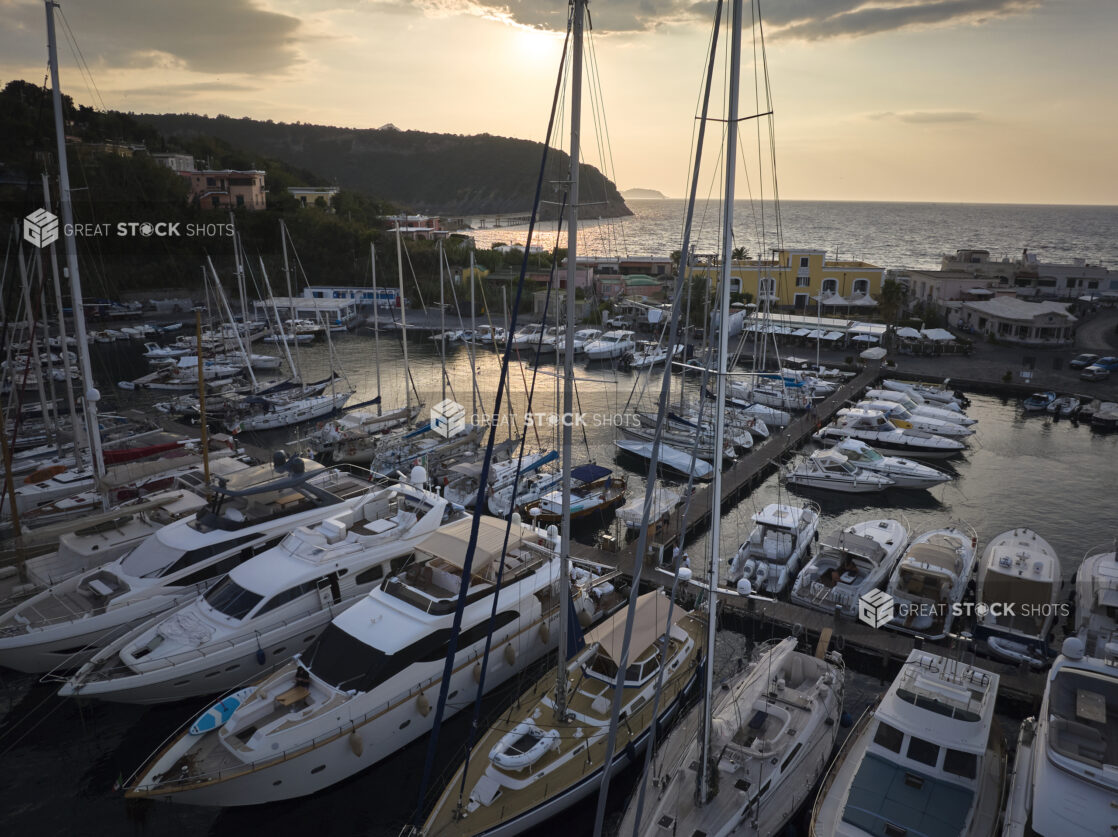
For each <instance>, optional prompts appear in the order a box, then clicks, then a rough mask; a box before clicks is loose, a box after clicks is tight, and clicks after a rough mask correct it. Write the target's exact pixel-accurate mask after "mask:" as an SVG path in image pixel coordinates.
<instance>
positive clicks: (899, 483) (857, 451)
mask: <svg viewBox="0 0 1118 837" xmlns="http://www.w3.org/2000/svg"><path fill="white" fill-rule="evenodd" d="M832 450H836V451H838V452H839V453H841V454H842V455H843V456H845V457H846V459H847V461H849V462H850V464H851V465H853V466H855V467H856V468H864V469H866V470H867V471H874V472H876V473H879V474H884V475H885V476H887V477H889V478H890V479H891V480H893V487H894V488H933V487H934V486H937V485H941V484H942V483H945V482H950V480H951V476H950V475H949V474H947V473H945V472H943V471H941V470H939V469H938V468H933V467H931V466H930V465H922V464H921V463H919V462H916V461H914V460H912V459H903V458H901V457H899V456H884V455H882V454H880V453H878V452H877V451H876V450H874V449H873V448H872V447H870V446H869V445H867V444H866V443H865V442H863V441H861V440H860V439H843V440H842V441H841V442H839V443H838V444H837V445H835V446H834V448H832Z"/></svg>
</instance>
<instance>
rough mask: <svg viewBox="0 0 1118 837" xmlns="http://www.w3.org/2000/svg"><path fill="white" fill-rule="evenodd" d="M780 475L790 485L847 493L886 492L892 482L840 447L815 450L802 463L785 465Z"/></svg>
mask: <svg viewBox="0 0 1118 837" xmlns="http://www.w3.org/2000/svg"><path fill="white" fill-rule="evenodd" d="M780 477H781V479H782V480H783V481H784V482H785V483H787V484H788V485H796V486H799V487H800V488H818V489H823V490H825V491H841V492H844V493H847V494H867V493H870V492H874V491H884V490H885V489H886V488H889V487H890V486H891V485H893V480H892V479H891V478H890V477H889V476H887V475H885V474H880V473H877V472H876V471H869V470H866V469H865V468H859V467H858V466H856V465H854V464H852V463H851V462H850V460H849V459H847V458H846V457H845V456H843V455H842V454H841V453H839V452H838V451H837V450H817V451H814V452H812V454H811V455H810V456H805V457H803V458H802V459H800V461H799V462H795V463H789V464H787V465H785V466H783V467H782V468H781V469H780Z"/></svg>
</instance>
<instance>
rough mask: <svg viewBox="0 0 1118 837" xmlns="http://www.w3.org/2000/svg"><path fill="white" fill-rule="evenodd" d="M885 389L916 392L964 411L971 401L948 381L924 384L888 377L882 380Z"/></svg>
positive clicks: (929, 400)
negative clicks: (941, 383)
mask: <svg viewBox="0 0 1118 837" xmlns="http://www.w3.org/2000/svg"><path fill="white" fill-rule="evenodd" d="M881 386H882V388H883V389H891V390H894V391H896V392H907V393H908V394H909V395H912V394H914V393H915V394H916V395H919V396H920V397H921V398H923V399H924V400H925V401H927V402H930V403H932V404H936V405H939V406H943V407H946V409H948V410H955V409H958V410H960V411H962V410H963V409H964V408H965V407H966V406H967V404H968V403H969V401H968V399H967V398H966V396H964V395H963V394H962V393H961V392H959V391H958V390H951V389H948V388H947V381H944V382H943V385H936V384H922V383H918V382H915V381H898V380H897V379H895V378H886V379H885V380H883V381H882V382H881Z"/></svg>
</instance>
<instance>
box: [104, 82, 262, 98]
mask: <svg viewBox="0 0 1118 837" xmlns="http://www.w3.org/2000/svg"><path fill="white" fill-rule="evenodd" d="M259 89H260V87H259V86H258V85H255V84H240V83H238V82H231V81H196V82H187V83H184V84H157V85H149V86H146V87H133V88H124V89H114V90H113V92H114V93H118V94H120V95H122V96H192V95H194V94H195V93H251V92H254V91H257V90H259Z"/></svg>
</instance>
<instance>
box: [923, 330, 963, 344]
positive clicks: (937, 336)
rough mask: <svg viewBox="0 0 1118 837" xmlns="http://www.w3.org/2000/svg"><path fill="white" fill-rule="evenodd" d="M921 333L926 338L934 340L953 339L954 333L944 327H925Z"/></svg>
mask: <svg viewBox="0 0 1118 837" xmlns="http://www.w3.org/2000/svg"><path fill="white" fill-rule="evenodd" d="M921 333H922V334H923V335H924V337H926V338H927V339H928V340H935V341H937V342H940V341H947V340H954V339H955V335H954V334H952V333H951V332H950V331H948V330H947V329H945V328H926V329H924V330H923V331H922V332H921Z"/></svg>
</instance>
